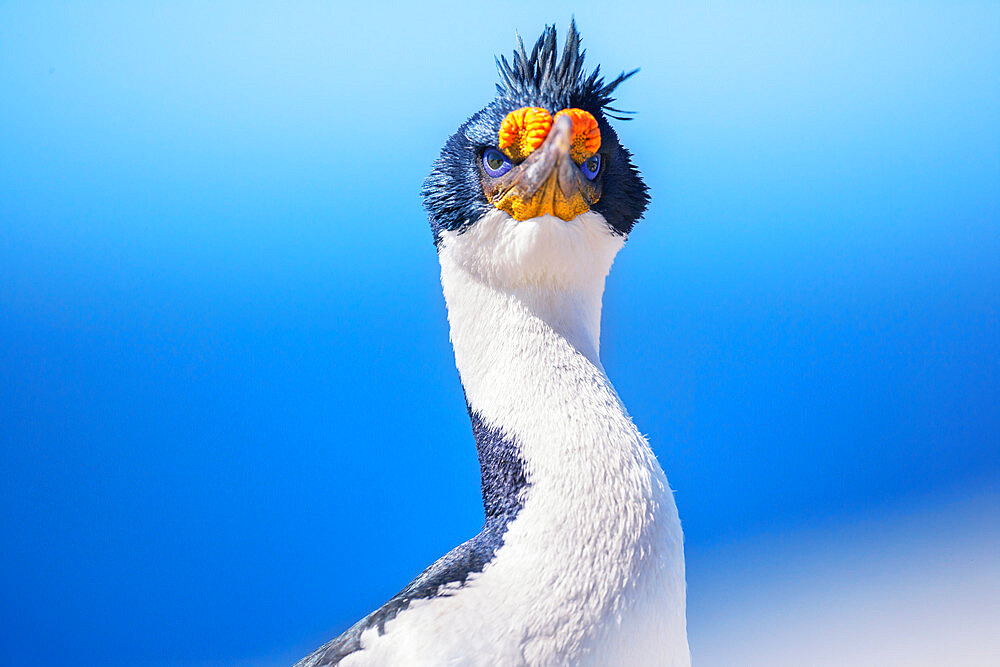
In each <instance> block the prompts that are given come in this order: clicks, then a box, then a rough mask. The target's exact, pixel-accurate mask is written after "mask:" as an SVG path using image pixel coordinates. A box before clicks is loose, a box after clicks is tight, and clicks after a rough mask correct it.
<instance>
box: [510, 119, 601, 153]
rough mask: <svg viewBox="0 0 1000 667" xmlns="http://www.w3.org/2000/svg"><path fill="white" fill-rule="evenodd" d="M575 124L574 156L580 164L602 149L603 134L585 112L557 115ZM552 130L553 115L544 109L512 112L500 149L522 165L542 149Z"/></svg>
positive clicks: (595, 120) (594, 120) (595, 122)
mask: <svg viewBox="0 0 1000 667" xmlns="http://www.w3.org/2000/svg"><path fill="white" fill-rule="evenodd" d="M559 116H569V118H570V120H572V121H573V148H572V150H571V151H570V156H571V157H572V158H573V161H574V162H576V163H577V164H582V163H583V161H584V160H586V159H587V158H589V157H590V156H592V155H593V154H594V153H596V152H597V151H598V149H599V148H600V147H601V130H600V128H599V127H598V126H597V119H595V118H594V116H593V115H592V114H591V113H590V112H588V111H584V110H583V109H563V110H562V111H559V112H558V113H556V118H558V117H559ZM551 127H552V115H551V114H550V113H549V112H548V110H546V109H543V108H541V107H521V108H520V109H515V110H514V111H511V112H510V113H509V114H507V116H506V117H505V118H504V119H503V122H502V123H501V124H500V133H499V134H500V136H499V144H498V147H499V148H500V150H502V151H503V152H504V153H506V154H507V157H509V158H510V159H511V160H514V161H520V160H523V159H524V158H526V157H528V156H529V155H530V154H531V153H532V152H533V151H534V150H535V149H536V148H538V147H539V146H541V145H542V142H544V141H545V137H546V136H548V134H549V129H550V128H551Z"/></svg>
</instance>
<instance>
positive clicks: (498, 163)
mask: <svg viewBox="0 0 1000 667" xmlns="http://www.w3.org/2000/svg"><path fill="white" fill-rule="evenodd" d="M510 167H511V165H510V158H508V157H507V156H506V155H504V154H503V153H501V152H500V151H498V150H497V149H495V148H487V149H486V151H485V152H484V153H483V168H484V169H486V173H487V174H489V175H490V176H492V177H493V178H496V177H497V176H503V175H504V174H506V173H507V172H508V171H510Z"/></svg>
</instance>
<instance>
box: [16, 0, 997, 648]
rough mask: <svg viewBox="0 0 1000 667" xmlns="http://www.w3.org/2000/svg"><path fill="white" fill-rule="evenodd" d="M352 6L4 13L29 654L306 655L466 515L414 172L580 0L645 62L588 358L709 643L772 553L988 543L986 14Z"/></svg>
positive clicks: (474, 500)
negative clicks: (614, 391) (667, 507)
mask: <svg viewBox="0 0 1000 667" xmlns="http://www.w3.org/2000/svg"><path fill="white" fill-rule="evenodd" d="M360 5H361V3H344V4H338V3H271V4H263V3H235V2H221V3H211V4H209V5H208V6H205V5H204V4H203V3H194V2H180V3H166V2H164V3H129V2H120V3H113V2H91V3H80V4H77V5H74V4H71V3H62V2H58V3H50V2H31V3H28V2H21V3H17V2H14V3H12V2H4V3H2V4H0V443H2V448H3V449H2V452H3V463H2V467H0V531H2V533H0V540H2V547H0V616H2V619H3V622H2V623H0V660H2V661H3V663H4V664H10V665H17V664H29V663H30V664H37V665H43V664H53V665H55V664H67V662H72V664H74V665H113V664H128V665H133V664H134V665H182V664H202V665H230V664H241V665H243V664H246V665H249V664H255V665H256V664H261V665H263V664H269V665H270V664H275V665H278V664H285V663H288V662H291V661H292V660H293V659H296V658H298V657H301V655H302V654H304V653H306V652H308V651H309V650H311V649H312V648H315V646H317V645H318V644H319V643H321V642H323V641H325V640H326V639H328V638H329V637H330V636H332V635H333V634H336V633H337V632H339V631H341V630H343V629H344V628H345V627H346V626H347V625H349V624H350V623H351V622H352V621H354V620H356V619H357V618H358V617H360V616H362V615H363V614H365V613H367V612H368V611H369V610H370V609H372V608H374V607H375V606H377V605H378V604H380V603H381V602H382V601H384V600H385V599H386V598H388V597H389V596H391V595H392V594H393V593H395V592H396V591H397V590H398V589H399V588H401V587H402V586H403V585H404V584H405V583H407V582H408V581H409V580H410V579H411V578H412V577H413V576H414V575H415V574H416V573H417V572H419V571H420V570H421V569H422V568H423V567H424V566H425V565H427V564H429V563H430V562H432V561H433V560H434V559H435V558H437V557H438V556H439V555H441V554H443V553H444V552H445V551H446V550H447V549H449V548H450V547H451V546H453V545H454V544H456V543H458V542H459V541H461V540H463V539H466V538H467V537H469V536H471V535H472V534H474V533H475V532H476V531H477V530H478V527H479V525H480V522H481V519H482V514H481V506H480V505H479V497H478V493H479V488H478V485H479V479H478V466H477V462H476V459H475V450H474V447H473V445H472V439H471V434H470V430H469V426H468V421H467V417H466V415H465V407H464V403H463V398H462V391H461V386H460V384H459V381H458V375H457V372H456V371H455V368H454V360H453V356H452V351H451V347H450V344H449V342H448V329H447V324H446V320H445V309H444V302H443V299H442V297H441V295H440V290H439V284H438V275H437V271H438V268H437V263H436V258H435V253H434V249H433V246H432V243H431V235H430V232H429V230H428V227H427V224H426V218H425V215H424V212H423V211H422V209H421V204H420V199H419V196H418V190H419V187H420V183H421V180H422V178H423V177H424V175H425V174H426V173H427V171H428V169H429V165H430V163H431V161H432V160H433V159H434V158H435V157H436V154H437V151H438V150H439V148H440V147H441V145H442V144H443V142H444V140H445V139H446V138H447V136H448V135H449V134H450V133H451V132H453V131H454V129H455V128H456V127H457V126H458V125H459V124H460V123H461V122H462V121H463V120H464V119H465V118H466V117H467V116H468V115H470V114H471V113H473V112H474V111H476V110H477V109H478V108H480V107H481V106H483V105H484V104H485V103H487V102H488V101H489V100H490V99H491V97H492V94H493V85H494V82H495V72H494V68H493V61H492V59H493V56H494V55H495V54H501V53H509V52H510V50H511V49H512V47H513V33H514V30H515V29H517V30H519V31H520V32H521V34H522V35H524V37H525V39H526V40H534V38H535V37H536V36H537V34H538V33H539V31H540V30H541V28H542V26H543V25H544V24H545V23H547V22H549V23H550V22H555V23H556V24H557V25H558V27H559V28H560V32H561V34H562V33H564V28H565V26H566V24H567V23H568V21H569V18H570V15H571V14H575V16H576V19H577V22H578V25H579V27H580V29H581V32H582V34H583V38H584V43H585V46H586V48H587V50H588V63H589V65H590V66H591V67H593V66H594V65H596V64H598V63H600V64H601V65H602V70H604V71H605V72H607V73H609V74H614V73H617V72H618V71H620V70H622V69H628V68H632V67H635V66H640V67H642V72H641V73H640V74H639V75H638V76H636V77H635V78H634V79H632V80H630V81H629V82H628V83H627V84H625V85H624V86H622V88H620V89H619V95H618V97H619V103H620V106H621V107H622V108H626V109H636V110H638V111H639V112H640V113H639V114H638V116H637V117H636V119H635V121H634V122H630V123H619V124H618V129H619V134H620V136H621V138H622V140H623V142H624V143H625V144H626V145H627V146H628V147H630V148H631V149H632V150H633V152H634V153H635V155H636V162H637V164H638V165H639V166H640V168H641V169H642V171H643V173H644V175H645V178H646V180H647V183H648V184H649V186H650V188H651V191H652V196H653V202H652V206H651V207H650V209H649V211H648V214H647V215H646V217H645V220H644V221H643V222H641V223H640V224H639V225H638V227H637V228H636V230H635V232H634V233H633V234H632V237H631V238H630V240H629V243H628V244H627V245H626V248H625V249H624V251H623V252H622V253H621V255H620V256H619V259H618V261H617V263H616V266H615V268H614V269H613V271H612V274H611V276H610V278H609V281H608V288H607V294H606V301H605V303H606V306H605V318H604V319H605V324H604V335H603V351H602V356H603V359H604V362H605V365H606V368H607V370H608V373H609V375H610V376H611V378H612V380H613V381H614V382H615V384H616V386H617V388H618V390H619V392H620V394H621V395H622V398H623V400H624V402H625V404H626V405H627V406H629V409H630V410H631V412H632V414H633V416H634V418H635V420H636V422H637V423H638V424H639V426H640V428H641V429H642V430H643V431H644V432H646V433H648V435H649V437H650V441H651V443H652V444H653V447H654V449H655V450H656V452H657V454H658V456H659V458H660V461H661V462H662V464H663V467H664V468H665V470H666V471H667V475H668V477H669V478H670V481H671V484H672V486H673V487H674V489H675V490H676V493H677V502H678V505H679V507H680V511H681V515H682V518H683V521H684V525H685V530H686V537H687V553H688V570H689V582H690V593H689V597H690V621H689V623H690V626H691V634H692V647H693V650H694V653H695V657H696V659H697V658H698V657H699V656H702V658H703V660H702V664H709V663H711V662H712V659H713V658H712V656H711V650H712V647H713V646H717V645H718V644H717V642H716V641H715V640H714V639H713V637H715V636H716V635H713V632H715V633H717V634H718V633H720V632H723V630H722V629H721V628H724V627H725V623H723V621H722V620H720V618H719V613H721V612H720V611H719V610H720V609H722V607H721V606H720V605H721V604H722V601H724V600H725V601H727V603H728V604H733V600H734V599H737V598H738V599H745V600H747V601H748V602H747V607H746V609H749V610H753V611H751V612H747V611H746V610H744V611H739V610H736V611H734V612H733V613H734V614H736V615H737V617H738V615H739V614H744V613H750V614H754V615H760V614H763V613H764V612H763V611H762V609H763V608H762V607H760V606H759V605H758V604H757V603H755V602H754V600H760V601H761V604H762V605H765V606H766V605H767V604H772V605H773V604H777V603H776V602H775V600H776V599H777V598H776V597H775V596H777V595H778V593H776V592H774V590H761V587H762V586H765V583H761V582H767V581H769V580H768V579H767V577H766V576H764V575H766V574H768V573H770V576H772V577H774V576H779V575H781V574H782V573H785V572H790V571H795V572H800V573H801V572H814V573H829V572H834V571H839V570H837V569H836V567H835V565H836V564H835V563H832V562H828V561H830V558H832V556H830V554H831V553H842V554H852V556H851V558H854V559H855V560H854V561H850V562H857V563H859V564H861V563H867V564H870V563H871V562H874V561H873V560H872V559H873V558H876V559H877V557H878V558H881V559H882V560H881V561H879V562H884V563H887V565H886V566H885V571H886V572H892V571H894V570H895V569H898V568H895V566H894V565H893V563H895V562H896V561H895V559H896V557H897V556H898V557H899V558H903V557H905V556H906V554H910V553H925V552H926V549H933V548H935V547H936V546H938V545H940V544H942V543H943V542H942V539H943V538H941V533H940V532H939V530H938V529H939V528H940V529H941V530H944V529H945V528H947V530H951V531H952V532H953V533H954V534H952V533H949V535H950V537H948V538H947V544H949V545H953V544H969V545H971V546H970V549H972V551H975V552H976V553H980V552H982V553H988V552H989V551H990V550H985V549H984V548H983V545H984V544H986V543H987V542H986V541H988V540H990V539H992V536H994V535H996V534H997V530H998V529H997V528H996V526H997V523H998V522H1000V511H998V508H1000V502H998V491H997V489H998V485H997V482H998V480H1000V409H998V403H1000V381H998V369H1000V5H998V4H997V3H992V2H981V3H972V2H958V3H953V2H922V3H888V2H885V3H881V2H879V3H860V2H858V3H846V4H845V3H820V2H817V3H753V4H751V3H712V4H707V5H702V6H698V7H695V6H692V5H687V4H683V5H682V4H674V3H663V4H661V3H654V2H636V3H626V4H625V5H614V6H612V4H611V3H607V2H592V3H582V2H574V3H549V4H548V5H547V6H546V7H544V8H540V7H538V6H537V5H538V3H534V2H506V3H503V4H501V5H489V4H483V3H464V2H463V3H452V4H450V5H449V4H435V5H433V6H431V5H414V6H410V7H404V6H400V5H396V4H388V3H387V4H380V3H372V4H370V5H367V6H364V7H361V6H360ZM953 507H958V508H961V511H960V512H958V511H957V510H956V512H957V514H955V513H952V512H951V510H949V509H948V508H953ZM953 515H955V516H957V515H960V516H961V517H965V518H964V519H963V520H962V521H961V522H957V523H956V521H954V520H952V518H950V517H952V516H953ZM927 516H931V517H937V518H936V519H934V520H924V518H923V517H927ZM942 526H943V527H945V528H941V527H942ZM956 526H957V527H956ZM963 527H964V528H963ZM955 531H957V532H955ZM963 540H964V541H963ZM984 540H985V541H984ZM990 544H992V542H990ZM803 545H805V546H803ZM809 545H812V546H809ZM817 545H818V546H817ZM831 545H833V546H834V547H835V548H834V549H833V550H832V551H831V548H832V547H831ZM949 548H951V547H949ZM956 548H957V547H956ZM921 549H924V551H921ZM838 550H839V551H838ZM926 553H930V552H926ZM934 553H937V552H934ZM949 553H951V552H949ZM963 553H964V552H963ZM914 557H915V558H916V556H914ZM921 558H923V557H922V556H921ZM927 558H930V559H931V560H929V561H928V560H927V559H925V560H924V561H920V562H925V561H926V562H927V563H930V565H928V566H927V568H928V569H929V570H931V571H937V570H940V569H941V568H939V567H938V566H935V565H934V563H938V562H939V561H940V559H939V560H937V561H936V560H934V558H931V557H930V556H928V557H927ZM824 559H826V560H824ZM887 559H888V560H887ZM984 559H985V560H984ZM918 560H919V559H918ZM907 562H909V561H907ZM940 562H944V561H940ZM754 564H756V565H754ZM994 564H995V561H994V560H989V559H988V558H987V557H985V556H984V557H982V558H980V559H979V560H975V559H972V560H971V561H970V560H968V559H966V560H963V561H962V568H964V569H962V568H959V570H958V571H961V572H963V573H965V574H968V576H970V577H971V576H973V575H976V574H977V573H978V574H981V575H982V576H983V577H985V579H984V580H983V581H986V582H988V583H987V584H977V585H976V586H974V587H971V588H970V589H969V590H970V592H969V593H968V595H975V594H976V592H977V591H978V592H979V593H981V592H982V591H983V590H989V586H991V585H996V584H997V581H1000V578H998V577H995V576H993V575H994V571H993V570H992V569H991V568H993V565H994ZM751 566H752V567H751ZM872 567H874V566H872ZM755 568H756V569H755ZM796 568H799V569H796ZM802 568H805V570H803V569H802ZM810 568H811V569H810ZM949 568H950V566H949ZM977 568H978V569H977ZM951 569H954V568H951ZM996 572H998V573H1000V567H998V568H996ZM848 574H850V573H848ZM853 576H854V575H850V576H848V575H845V577H847V579H851V578H852V577H853ZM873 576H874V579H873V583H871V585H870V586H868V587H867V591H868V594H871V595H875V597H876V598H877V597H878V594H879V590H880V588H879V587H880V585H882V584H881V583H880V581H884V580H880V579H879V578H878V576H875V575H873ZM963 576H964V574H963ZM845 580H846V579H845ZM970 581H971V580H970ZM816 585H817V584H816V583H815V579H810V578H809V577H804V578H800V579H787V580H785V585H784V588H781V590H782V591H784V593H783V595H785V597H784V598H781V599H788V600H791V599H798V600H800V603H796V604H799V605H800V606H801V605H803V604H804V605H808V604H810V602H809V601H810V600H811V598H812V597H813V596H812V595H811V594H810V593H811V591H813V590H814V588H813V587H814V586H816ZM900 585H901V586H903V587H904V588H905V586H906V584H905V582H904V583H902V584H900ZM755 586H756V588H755ZM835 587H836V586H835ZM954 590H958V589H954ZM962 590H964V589H962ZM997 590H1000V586H998V588H997ZM740 595H743V598H740V597H739V596H740ZM886 595H887V596H889V597H893V598H894V599H896V598H897V597H898V596H896V594H895V593H892V594H890V593H889V589H888V588H887V589H886ZM958 595H959V604H960V605H964V606H966V607H967V606H968V605H967V603H968V602H969V600H968V595H967V596H966V597H962V595H964V594H960V593H959V594H958ZM755 596H756V597H755ZM796 596H797V597H796ZM802 600H805V602H801V601H802ZM789 604H791V603H789ZM794 608H795V607H794V605H793V606H792V607H786V608H785V609H786V611H787V610H788V609H794ZM998 618H1000V614H998ZM734 641H735V640H734ZM742 657H743V658H744V659H745V660H746V662H747V664H749V663H751V662H752V660H749V657H748V654H744V655H743V656H742ZM715 659H717V660H720V661H724V658H721V657H718V656H716V658H715ZM771 662H772V663H773V662H774V660H772V661H771ZM800 664H806V663H800Z"/></svg>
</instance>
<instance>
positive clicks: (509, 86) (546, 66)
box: [421, 22, 649, 244]
mask: <svg viewBox="0 0 1000 667" xmlns="http://www.w3.org/2000/svg"><path fill="white" fill-rule="evenodd" d="M584 55H585V52H584V51H581V50H580V33H579V32H577V30H576V25H575V24H574V23H573V22H571V23H570V27H569V34H568V35H567V37H566V44H565V46H564V47H563V52H562V55H561V57H560V56H559V54H558V49H557V47H556V30H555V27H554V26H548V27H546V28H545V31H544V32H543V33H542V35H541V37H539V38H538V41H537V42H535V46H534V47H533V48H532V49H531V54H530V55H529V54H528V53H527V52H526V51H525V49H524V43H523V42H522V41H521V38H520V37H518V39H517V49H516V50H515V51H514V55H513V59H512V63H509V62H508V61H507V59H506V58H505V57H501V58H499V59H498V60H497V69H498V70H499V72H500V79H501V81H500V83H498V84H497V97H496V99H494V100H493V101H492V102H490V103H489V104H488V105H487V106H486V107H484V108H483V109H481V110H480V111H478V112H477V113H476V114H474V115H473V116H472V117H471V118H469V120H467V121H466V122H465V123H463V124H462V126H461V127H459V128H458V131H456V132H455V134H453V135H452V136H451V137H450V138H449V139H448V141H447V142H446V143H445V145H444V148H443V149H442V150H441V155H440V157H439V158H438V159H437V160H436V161H435V162H434V166H433V168H432V170H431V173H430V175H429V176H428V177H427V180H426V181H424V187H423V189H422V190H421V194H422V195H423V197H424V207H425V208H426V209H427V213H428V216H429V218H430V223H431V230H432V232H433V233H434V243H435V244H437V243H439V242H440V237H441V232H442V230H446V229H447V230H458V231H463V230H465V229H467V228H468V227H470V226H471V225H473V224H475V222H476V220H478V219H479V218H480V217H482V216H483V214H485V213H486V212H487V211H489V210H491V208H492V206H491V205H490V203H489V202H488V201H487V200H486V197H485V196H484V195H483V191H482V187H481V186H480V182H479V171H478V166H477V165H478V161H479V160H480V159H481V158H482V155H483V152H484V151H485V150H486V149H487V148H491V147H495V146H496V143H497V133H498V131H499V129H500V123H501V122H503V119H504V116H506V115H507V114H508V113H510V112H511V111H513V110H514V109H517V108H520V107H525V106H534V107H544V108H546V109H548V110H549V111H550V112H552V113H555V112H556V111H559V110H560V109H567V108H577V109H583V110H585V111H589V112H590V113H591V114H593V116H594V118H596V119H597V122H598V125H599V127H600V130H601V149H600V151H599V152H600V154H601V160H602V162H603V164H604V167H603V168H602V171H601V174H600V175H599V176H598V178H601V179H603V183H602V185H603V196H602V197H601V199H600V201H598V202H597V203H595V204H594V205H593V206H592V207H591V208H592V209H593V210H594V211H596V212H598V213H600V214H602V215H603V216H604V218H605V219H606V220H607V221H608V224H609V225H610V226H611V228H612V229H613V230H614V231H615V232H616V233H620V234H628V233H629V232H630V231H631V230H632V226H633V225H634V224H635V222H636V221H637V220H638V219H639V218H640V217H641V216H642V213H643V211H645V209H646V204H647V203H648V202H649V196H648V195H647V192H646V185H645V183H643V182H642V178H641V177H640V176H639V171H638V170H637V169H636V168H635V166H634V165H633V164H632V159H631V158H632V154H631V153H630V152H629V151H628V149H626V148H625V147H624V146H622V145H621V144H620V143H619V141H618V135H617V134H615V131H614V130H613V129H612V127H611V125H610V124H609V123H608V120H607V117H606V116H609V114H606V113H605V111H610V112H612V114H611V115H610V117H611V118H617V119H621V120H627V118H624V117H622V116H619V115H613V114H621V113H627V112H622V111H620V110H617V109H614V108H612V107H609V106H608V105H609V104H610V103H611V102H613V101H614V98H613V97H611V93H612V92H613V91H614V90H615V88H617V87H618V85H619V84H620V83H621V82H623V81H624V80H625V79H627V78H629V77H630V76H632V75H633V74H635V73H636V72H637V71H638V70H632V71H630V72H623V73H621V74H620V75H618V76H617V77H615V79H614V80H613V81H611V82H610V83H607V84H606V83H605V82H604V79H603V78H602V77H601V76H600V67H596V68H595V69H594V71H593V72H592V73H591V74H590V75H587V74H586V72H585V71H584V69H583V60H584Z"/></svg>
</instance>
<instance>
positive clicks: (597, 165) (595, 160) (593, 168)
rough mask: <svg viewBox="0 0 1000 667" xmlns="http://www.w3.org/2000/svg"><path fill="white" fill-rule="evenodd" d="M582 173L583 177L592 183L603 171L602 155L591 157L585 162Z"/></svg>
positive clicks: (581, 169)
mask: <svg viewBox="0 0 1000 667" xmlns="http://www.w3.org/2000/svg"><path fill="white" fill-rule="evenodd" d="M580 171H582V172H583V175H584V176H586V177H587V180H588V181H592V180H594V179H595V178H597V174H598V173H599V172H600V171H601V156H600V154H599V153H598V154H595V155H591V156H590V157H589V158H587V159H586V160H584V161H583V164H581V165H580Z"/></svg>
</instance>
